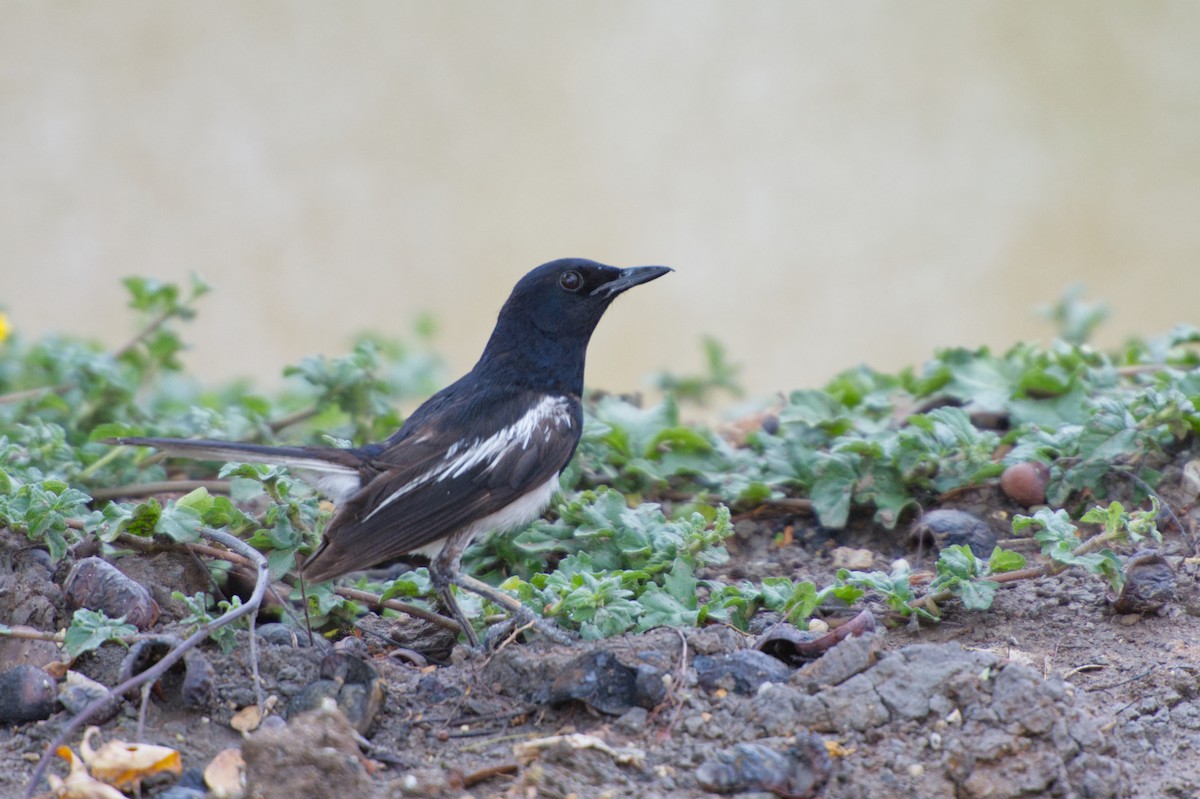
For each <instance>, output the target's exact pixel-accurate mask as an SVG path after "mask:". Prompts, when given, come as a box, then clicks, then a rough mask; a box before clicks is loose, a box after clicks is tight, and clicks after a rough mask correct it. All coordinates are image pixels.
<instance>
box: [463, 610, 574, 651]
mask: <svg viewBox="0 0 1200 799" xmlns="http://www.w3.org/2000/svg"><path fill="white" fill-rule="evenodd" d="M528 630H536V631H537V632H538V634H540V635H541V636H542V637H544V638H546V639H548V640H550V641H553V642H554V643H556V644H562V645H564V646H570V645H571V644H572V643H574V642H575V638H574V637H573V636H571V635H570V633H568V632H567V631H566V630H564V629H563V628H561V627H559V626H558V625H557V624H556V623H555V622H554V620H553V619H547V618H545V617H542V616H538V615H537V614H536V613H534V612H533V611H532V610H530V609H529V608H527V607H525V606H524V605H522V606H521V610H520V611H514V613H513V615H512V616H510V617H509V618H508V619H506V620H504V621H502V622H499V623H497V624H493V625H491V626H490V627H488V628H487V631H486V632H485V633H484V636H483V646H484V648H485V649H488V650H495V649H499V648H500V647H501V646H502V645H503V644H504V642H505V641H508V640H509V639H510V638H512V637H515V636H517V635H519V634H520V633H522V632H526V631H528Z"/></svg>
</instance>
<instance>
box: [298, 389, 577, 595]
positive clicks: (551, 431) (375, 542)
mask: <svg viewBox="0 0 1200 799" xmlns="http://www.w3.org/2000/svg"><path fill="white" fill-rule="evenodd" d="M466 401H468V402H471V403H472V404H473V405H475V406H477V407H478V411H479V412H477V413H476V412H474V409H473V408H466V409H464V408H461V407H459V408H454V409H453V411H452V412H447V413H444V414H432V415H430V416H427V417H425V418H424V419H423V420H422V421H423V423H422V424H418V425H412V421H413V420H412V419H410V420H409V424H407V425H406V426H405V427H406V428H408V429H409V430H410V432H409V434H408V435H407V436H406V437H403V438H400V439H398V440H396V441H395V442H394V443H392V444H391V445H390V446H389V447H388V448H387V449H386V450H384V451H383V452H381V453H380V454H379V456H378V459H377V460H376V461H375V465H376V466H377V467H379V468H381V469H382V471H381V472H380V474H379V475H378V476H377V477H375V478H374V479H373V480H371V481H370V482H369V483H367V484H366V485H364V486H363V488H362V490H360V491H359V492H358V493H357V494H355V495H354V496H353V497H351V498H350V499H349V500H347V501H346V502H345V503H343V504H342V506H341V507H340V508H339V509H338V511H337V513H336V514H335V516H334V518H333V519H332V520H331V521H330V523H329V527H328V528H327V529H326V531H325V538H324V540H323V541H322V543H321V547H320V548H319V549H318V550H317V551H316V552H315V553H314V554H313V556H312V557H311V558H309V560H308V562H307V563H306V564H305V567H304V571H305V575H306V576H307V577H308V578H309V579H312V580H325V579H330V578H332V577H336V576H339V575H341V574H345V573H346V572H349V571H354V570H357V569H365V568H368V567H370V566H373V565H376V564H378V563H383V562H385V561H389V560H393V559H395V558H398V557H400V556H401V555H404V554H406V553H409V552H412V551H414V550H417V549H421V548H422V547H425V546H427V545H429V544H433V543H435V542H437V541H439V540H441V539H443V538H445V537H446V536H448V535H450V534H451V533H454V532H457V531H459V530H463V529H465V528H467V527H469V526H470V525H472V524H474V523H476V522H478V521H479V520H481V519H484V518H486V517H488V516H491V515H492V514H495V513H497V512H500V511H502V510H504V509H505V508H507V507H508V506H509V505H511V504H512V503H514V502H516V501H517V500H520V499H521V498H522V497H525V496H527V495H528V494H530V493H531V492H533V491H536V490H538V489H540V488H543V487H544V486H545V485H546V484H547V482H548V481H550V480H551V479H553V478H554V477H555V476H556V475H557V474H558V473H559V472H560V471H562V469H563V467H564V466H566V464H567V461H569V460H570V459H571V455H572V454H573V453H574V451H575V445H576V444H577V443H578V441H579V434H580V430H579V428H580V424H581V415H580V410H579V401H578V399H577V398H573V397H552V396H544V395H543V396H538V395H534V394H532V393H531V392H506V393H502V394H494V395H491V396H488V397H471V398H470V399H468V400H466ZM439 418H442V419H447V420H449V419H453V420H454V421H455V423H456V427H457V429H456V430H453V431H451V430H448V429H444V428H442V427H439V425H438V423H437V420H438V419H439ZM497 421H499V422H500V424H499V425H497ZM540 510H541V509H540V508H536V509H533V510H532V511H531V513H537V512H540Z"/></svg>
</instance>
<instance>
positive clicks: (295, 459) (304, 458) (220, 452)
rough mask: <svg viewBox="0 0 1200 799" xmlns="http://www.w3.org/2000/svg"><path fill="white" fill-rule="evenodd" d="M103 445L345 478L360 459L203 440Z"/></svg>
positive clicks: (347, 453)
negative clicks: (272, 465)
mask: <svg viewBox="0 0 1200 799" xmlns="http://www.w3.org/2000/svg"><path fill="white" fill-rule="evenodd" d="M105 443H106V444H115V445H120V446H129V447H153V448H154V449H157V450H158V451H159V452H163V453H165V454H167V455H172V456H179V457H184V458H192V459H193V460H213V461H246V462H249V463H270V464H274V465H277V466H290V467H293V468H298V469H311V470H312V471H315V472H332V473H334V474H346V473H352V472H356V471H357V468H358V465H359V464H360V463H361V461H362V457H361V456H360V455H358V454H357V453H356V452H355V451H354V450H349V449H336V448H334V447H271V446H267V445H264V444H243V443H240V442H237V441H217V440H215V439H206V438H144V437H141V436H129V437H125V438H109V439H105Z"/></svg>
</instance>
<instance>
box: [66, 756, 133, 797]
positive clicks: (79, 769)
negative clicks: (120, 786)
mask: <svg viewBox="0 0 1200 799" xmlns="http://www.w3.org/2000/svg"><path fill="white" fill-rule="evenodd" d="M56 751H57V753H58V756H59V757H61V758H62V759H63V760H65V761H67V763H69V764H70V766H71V773H70V774H68V775H67V778H66V779H62V778H61V777H58V776H56V775H54V774H51V775H50V776H48V777H47V778H46V779H47V780H48V781H49V783H50V791H51V793H50V796H52V797H54V798H55V799H126V796H125V794H123V793H121V792H120V791H118V790H117V789H116V788H114V787H112V786H111V785H105V784H104V783H102V782H100V781H99V780H97V779H96V778H94V777H92V776H91V775H90V774H88V771H87V766H85V765H84V763H83V761H82V760H80V759H79V758H77V757H76V756H75V753H74V752H72V751H71V750H70V749H68V748H67V747H65V746H60V747H58V749H57V750H56Z"/></svg>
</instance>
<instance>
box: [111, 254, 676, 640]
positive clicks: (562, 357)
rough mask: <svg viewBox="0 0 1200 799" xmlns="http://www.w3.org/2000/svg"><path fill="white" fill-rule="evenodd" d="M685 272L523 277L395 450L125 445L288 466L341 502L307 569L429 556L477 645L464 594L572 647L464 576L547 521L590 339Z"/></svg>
mask: <svg viewBox="0 0 1200 799" xmlns="http://www.w3.org/2000/svg"><path fill="white" fill-rule="evenodd" d="M672 271H674V270H673V269H671V268H670V267H666V266H634V267H628V268H624V269H622V268H618V267H613V266H607V265H604V264H601V263H597V262H596V261H591V260H588V259H584V258H563V259H559V260H555V261H550V262H548V263H545V264H542V265H541V266H538V267H536V268H535V269H533V270H532V271H530V272H529V273H528V274H526V275H525V276H524V277H522V278H521V279H520V280H519V281H518V282H517V284H516V286H515V287H514V288H513V290H512V293H511V294H510V295H509V297H508V300H507V301H506V302H505V303H504V305H503V306H502V307H501V309H500V313H499V315H498V316H497V319H496V325H495V327H494V329H493V330H492V334H491V336H490V338H489V339H488V341H487V344H486V346H485V347H484V349H483V354H482V356H480V358H479V361H478V362H477V363H476V364H475V366H474V367H473V368H472V369H471V370H470V371H469V372H467V373H466V374H465V375H463V376H462V377H461V378H459V379H458V380H456V381H455V382H453V383H451V384H450V385H448V386H446V387H445V388H443V389H442V390H441V391H438V392H437V393H436V394H434V395H433V396H431V397H430V398H429V399H428V400H426V401H425V402H424V403H422V404H421V405H420V406H419V407H418V408H417V409H416V410H415V411H413V413H412V414H411V415H410V416H409V417H408V418H407V419H406V420H405V421H404V423H403V425H401V427H400V428H399V429H398V430H397V431H396V432H395V433H393V434H392V435H391V436H389V437H388V438H387V439H385V440H384V441H381V442H378V443H373V444H367V445H365V446H359V447H347V448H339V447H317V446H271V445H262V444H251V443H241V442H231V441H220V440H212V439H181V438H153V437H138V436H128V437H118V438H111V439H108V441H109V443H112V444H114V445H122V446H137V447H152V448H155V449H157V450H159V451H160V452H163V453H164V454H166V455H169V456H181V457H187V458H192V459H201V460H226V461H248V462H256V463H268V464H274V465H284V466H287V467H289V468H291V469H295V470H297V473H298V474H299V475H300V476H301V477H304V478H306V479H308V480H309V481H310V482H312V483H313V485H314V486H315V487H316V489H317V490H318V492H320V493H321V494H323V495H325V496H326V497H327V498H328V499H330V500H331V501H332V502H333V503H334V506H335V510H334V512H333V516H332V517H331V519H330V521H329V524H328V525H327V526H326V528H325V532H324V535H323V536H322V539H321V541H320V544H319V545H318V546H317V548H316V549H315V550H314V551H313V553H312V554H311V555H310V556H309V557H308V559H307V560H306V561H305V562H304V564H303V566H302V569H301V573H302V574H303V576H304V577H305V578H306V579H308V580H311V581H313V582H320V581H324V580H331V579H335V578H337V577H341V576H342V575H345V574H348V573H350V572H355V571H361V570H363V569H367V568H371V567H373V566H377V565H380V564H383V563H387V562H389V561H393V560H396V559H398V558H400V557H401V556H405V555H411V554H419V555H423V556H425V557H427V558H428V559H429V574H430V579H431V582H432V584H433V586H434V588H435V589H436V591H437V595H438V598H439V601H440V602H441V604H442V606H443V608H444V609H445V610H446V611H447V612H448V613H449V614H450V615H451V616H452V617H453V618H454V619H455V620H456V621H457V622H458V624H459V626H460V627H461V629H462V631H463V634H464V635H465V636H466V638H467V641H468V643H469V644H470V646H471V647H472V648H476V649H478V648H479V639H478V636H477V635H476V633H475V630H474V627H473V626H472V624H471V623H470V621H469V620H468V619H467V618H466V617H465V616H464V615H463V612H462V610H461V608H460V607H459V605H458V602H457V601H456V600H455V598H454V592H453V589H452V588H451V586H457V587H459V588H460V589H465V590H468V591H471V592H473V593H475V594H478V595H480V596H482V597H484V598H486V599H489V600H491V601H492V602H494V603H495V604H497V605H498V606H501V607H503V608H505V609H507V610H508V611H509V612H510V613H511V614H512V618H513V620H514V621H515V622H517V623H521V624H534V625H535V626H537V628H538V629H539V630H540V631H542V632H543V634H544V635H546V636H547V637H549V638H552V639H553V640H556V641H564V642H565V641H566V640H567V639H566V637H565V635H564V634H563V633H562V632H561V630H559V629H558V628H557V627H556V626H555V625H553V624H552V623H549V622H548V621H547V620H545V619H542V618H541V617H540V616H536V615H535V614H534V613H533V612H532V611H531V610H530V609H529V608H527V607H526V606H524V605H523V604H521V603H520V602H519V601H517V600H516V599H514V598H513V597H511V596H509V595H508V594H506V593H504V592H503V591H501V590H500V589H498V588H495V587H493V586H491V585H488V584H487V583H484V582H483V581H481V580H478V579H476V578H474V577H471V576H470V575H467V574H464V573H463V572H462V570H461V567H460V561H461V559H462V555H463V552H464V551H465V550H466V548H467V547H468V545H470V543H471V541H472V540H473V539H475V538H476V537H477V536H479V535H481V534H483V533H486V532H491V531H497V532H502V531H507V530H511V529H514V528H519V527H522V526H524V525H526V524H528V523H529V522H531V521H533V520H534V519H536V518H538V517H540V516H541V515H542V514H543V513H544V512H545V509H546V507H547V506H548V505H549V503H550V500H551V499H552V497H553V496H554V494H555V493H556V492H557V491H558V489H559V475H560V474H561V473H562V471H563V469H564V468H565V467H566V466H567V464H568V462H569V461H570V460H571V457H572V456H573V455H574V453H575V449H576V447H577V446H578V444H579V440H580V436H581V434H582V429H583V404H582V399H581V398H582V393H583V375H584V361H585V360H586V356H587V347H588V343H589V341H590V340H591V336H592V333H593V331H594V330H595V329H596V325H597V324H598V323H599V321H600V318H601V317H602V316H603V315H604V312H605V311H606V310H607V309H608V307H609V305H611V304H612V302H613V300H614V299H616V298H617V297H618V296H619V295H621V294H623V293H624V292H626V291H628V290H629V289H631V288H633V287H634V286H639V285H641V284H643V283H647V282H649V281H651V280H655V279H657V278H659V277H662V276H663V275H665V274H667V273H668V272H672Z"/></svg>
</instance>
